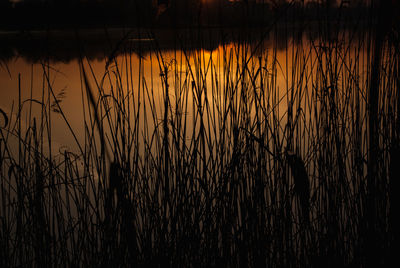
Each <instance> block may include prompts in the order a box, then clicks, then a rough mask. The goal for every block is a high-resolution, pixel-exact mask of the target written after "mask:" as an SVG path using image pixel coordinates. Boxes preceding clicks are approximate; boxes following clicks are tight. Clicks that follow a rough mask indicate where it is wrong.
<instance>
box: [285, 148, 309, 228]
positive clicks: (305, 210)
mask: <svg viewBox="0 0 400 268" xmlns="http://www.w3.org/2000/svg"><path fill="white" fill-rule="evenodd" d="M286 159H287V162H288V164H289V167H290V169H291V171H292V176H293V181H294V193H295V195H296V196H297V197H298V198H299V202H300V206H301V212H302V218H303V219H304V220H306V221H307V220H308V215H309V208H310V203H309V201H310V181H309V179H308V175H307V170H306V167H305V165H304V161H303V159H301V157H300V156H298V155H297V154H296V153H293V152H286Z"/></svg>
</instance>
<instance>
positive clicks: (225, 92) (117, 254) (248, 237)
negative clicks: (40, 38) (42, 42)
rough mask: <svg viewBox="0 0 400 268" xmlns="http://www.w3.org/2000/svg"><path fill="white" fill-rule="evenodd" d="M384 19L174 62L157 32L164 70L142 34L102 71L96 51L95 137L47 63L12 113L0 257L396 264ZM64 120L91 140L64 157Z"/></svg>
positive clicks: (395, 105) (392, 91) (396, 66)
mask: <svg viewBox="0 0 400 268" xmlns="http://www.w3.org/2000/svg"><path fill="white" fill-rule="evenodd" d="M382 6H383V7H381V8H382V10H381V11H385V12H382V13H379V14H390V13H388V12H391V11H390V9H389V7H390V6H389V5H387V6H386V5H382ZM379 14H378V15H377V18H376V19H375V20H374V21H376V23H371V24H370V25H371V26H370V27H371V28H370V29H369V31H365V32H363V34H362V36H361V37H357V38H355V36H356V34H357V33H358V32H357V29H358V28H354V30H353V31H346V32H342V31H340V29H338V28H335V27H334V25H331V24H330V23H329V21H325V22H321V24H320V25H321V26H320V27H321V28H320V29H319V31H318V32H316V33H315V36H314V37H313V38H312V39H305V40H303V39H301V38H302V35H300V34H299V35H298V36H300V37H299V38H300V39H299V40H298V41H297V42H296V44H297V45H293V44H294V43H292V42H291V41H290V39H287V40H286V41H285V42H286V46H287V49H286V57H285V58H284V59H278V58H277V51H276V48H271V49H270V50H269V51H266V50H264V49H263V47H262V45H261V42H260V43H258V44H257V45H252V46H249V44H247V43H246V40H247V39H246V38H243V39H242V40H240V39H238V40H237V42H236V44H235V45H234V46H233V47H232V46H229V45H227V44H222V45H221V50H222V51H221V53H222V54H221V55H222V56H221V58H220V60H218V59H216V58H213V57H212V56H211V55H210V54H209V53H206V52H204V51H203V50H200V51H198V52H193V51H191V52H188V51H185V47H182V48H181V49H182V56H181V57H177V58H176V59H174V60H172V61H170V60H167V59H165V58H164V57H163V53H162V51H160V50H159V48H158V46H157V43H156V41H155V42H153V43H152V44H151V47H152V52H151V53H150V54H149V57H150V55H151V57H153V58H155V61H154V62H157V64H158V66H159V72H158V73H156V74H153V76H152V77H151V79H148V78H146V77H144V75H143V73H142V72H143V71H142V70H143V69H142V68H140V66H142V62H141V61H140V62H139V65H140V66H139V72H138V73H135V72H132V70H133V68H131V67H132V66H131V57H132V54H131V51H130V47H129V46H120V47H118V49H119V50H122V53H121V54H120V55H121V56H120V57H118V58H117V57H114V56H113V54H111V55H110V56H109V58H108V60H107V63H106V66H105V67H106V68H105V70H106V72H105V74H104V76H103V77H100V78H98V77H97V78H96V81H94V77H93V76H92V72H91V66H90V63H89V62H88V61H87V60H86V58H85V57H82V58H81V59H80V70H81V77H82V93H83V94H82V96H83V98H84V103H85V105H84V106H85V107H84V108H85V109H86V111H87V112H86V116H85V118H82V123H83V124H84V126H85V133H75V132H74V130H73V129H68V126H69V125H68V118H65V117H64V113H63V111H62V106H61V103H60V101H59V96H57V94H55V91H54V90H53V88H52V83H51V82H50V79H48V77H49V76H50V73H51V72H52V69H51V68H49V66H48V64H47V62H45V61H43V77H44V78H45V81H46V83H44V85H43V97H42V99H21V98H20V99H19V100H16V103H17V104H18V105H17V106H16V107H15V110H14V111H13V113H6V112H5V111H3V110H0V119H1V121H0V123H1V125H0V127H1V128H0V204H1V205H0V266H2V267H13V266H32V265H35V266H38V267H45V266H57V267H58V266H84V267H93V266H94V267H97V266H105V267H107V266H113V267H114V266H115V267H118V266H122V267H125V266H136V265H138V266H159V267H160V266H173V267H176V266H177V267H191V266H196V267H197V266H199V267H210V266H218V267H221V266H222V267H223V266H234V267H239V266H240V267H243V266H244V267H246V266H253V267H265V266H267V267H299V266H304V267H313V266H315V267H346V266H356V267H360V266H361V267H369V266H370V267H382V266H385V265H388V264H389V263H390V261H391V260H392V259H393V258H396V257H397V256H395V254H396V252H395V250H394V248H395V246H396V244H397V243H398V228H399V226H400V225H399V222H398V217H396V214H398V211H399V208H398V204H399V200H398V194H397V193H398V191H399V184H398V180H399V171H398V170H399V169H398V168H397V166H398V164H399V159H400V129H399V127H400V110H399V109H400V51H399V45H400V44H399V39H398V36H399V35H398V34H399V32H398V30H399V29H398V28H396V27H397V26H396V24H393V22H392V20H391V18H392V17H391V16H382V15H379ZM371 19H372V18H371ZM286 29H288V28H286ZM290 29H291V30H292V31H295V33H298V32H297V31H298V30H299V29H294V28H290ZM280 30H281V29H279V30H278V28H277V27H275V26H274V25H271V27H266V28H265V32H268V33H270V34H272V35H278V34H279V31H280ZM293 36H296V35H295V34H294V35H293ZM147 49H148V48H147ZM279 60H281V61H287V62H286V65H285V66H289V65H290V66H291V68H285V67H284V65H283V64H284V63H283V62H280V61H279ZM282 76H283V77H284V80H285V85H286V86H285V88H283V89H282V88H279V87H280V84H279V83H278V79H279V77H282ZM156 80H159V81H160V82H161V84H160V85H161V86H160V87H155V86H153V85H156V83H155V81H156ZM19 90H29V89H23V88H21V87H19ZM159 92H161V96H162V97H161V98H158V97H157V96H159V95H160V94H159ZM34 106H35V107H39V108H40V111H41V112H40V114H41V116H40V117H36V116H33V115H32V114H33V113H32V114H31V113H30V111H31V110H32V109H33V108H32V107H34ZM55 116H59V117H64V119H65V123H66V129H68V131H70V133H72V134H73V135H74V137H76V140H77V148H78V150H77V151H73V152H72V151H67V150H65V151H63V152H60V153H58V154H53V153H52V150H51V146H52V135H51V132H52V124H51V119H52V118H54V117H55ZM79 137H84V138H83V141H81V139H80V138H79ZM48 148H50V150H49V149H48Z"/></svg>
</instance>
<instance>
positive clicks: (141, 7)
mask: <svg viewBox="0 0 400 268" xmlns="http://www.w3.org/2000/svg"><path fill="white" fill-rule="evenodd" d="M371 1H372V0H371ZM368 2H369V1H363V0H357V1H348V0H341V1H336V0H314V1H302V0H297V1H290V0H235V1H232V0H214V1H201V0H68V1H67V0H21V1H18V2H13V3H11V2H10V1H9V0H0V28H8V29H10V28H15V29H21V28H22V29H25V28H28V29H29V28H43V27H57V28H60V27H61V28H62V27H75V26H76V27H99V26H103V25H104V26H142V27H149V26H156V27H163V26H168V27H169V26H177V27H186V26H197V25H208V26H246V25H249V26H253V27H254V26H264V25H266V24H267V23H269V22H271V21H272V20H274V19H275V17H276V16H282V14H284V16H286V17H287V18H289V19H290V20H291V21H293V22H296V21H298V20H299V21H301V20H321V19H330V20H334V19H335V18H336V17H339V16H341V18H342V17H343V16H345V17H348V18H358V17H359V14H363V11H365V10H366V9H367V5H366V3H368ZM364 13H366V12H364Z"/></svg>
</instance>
